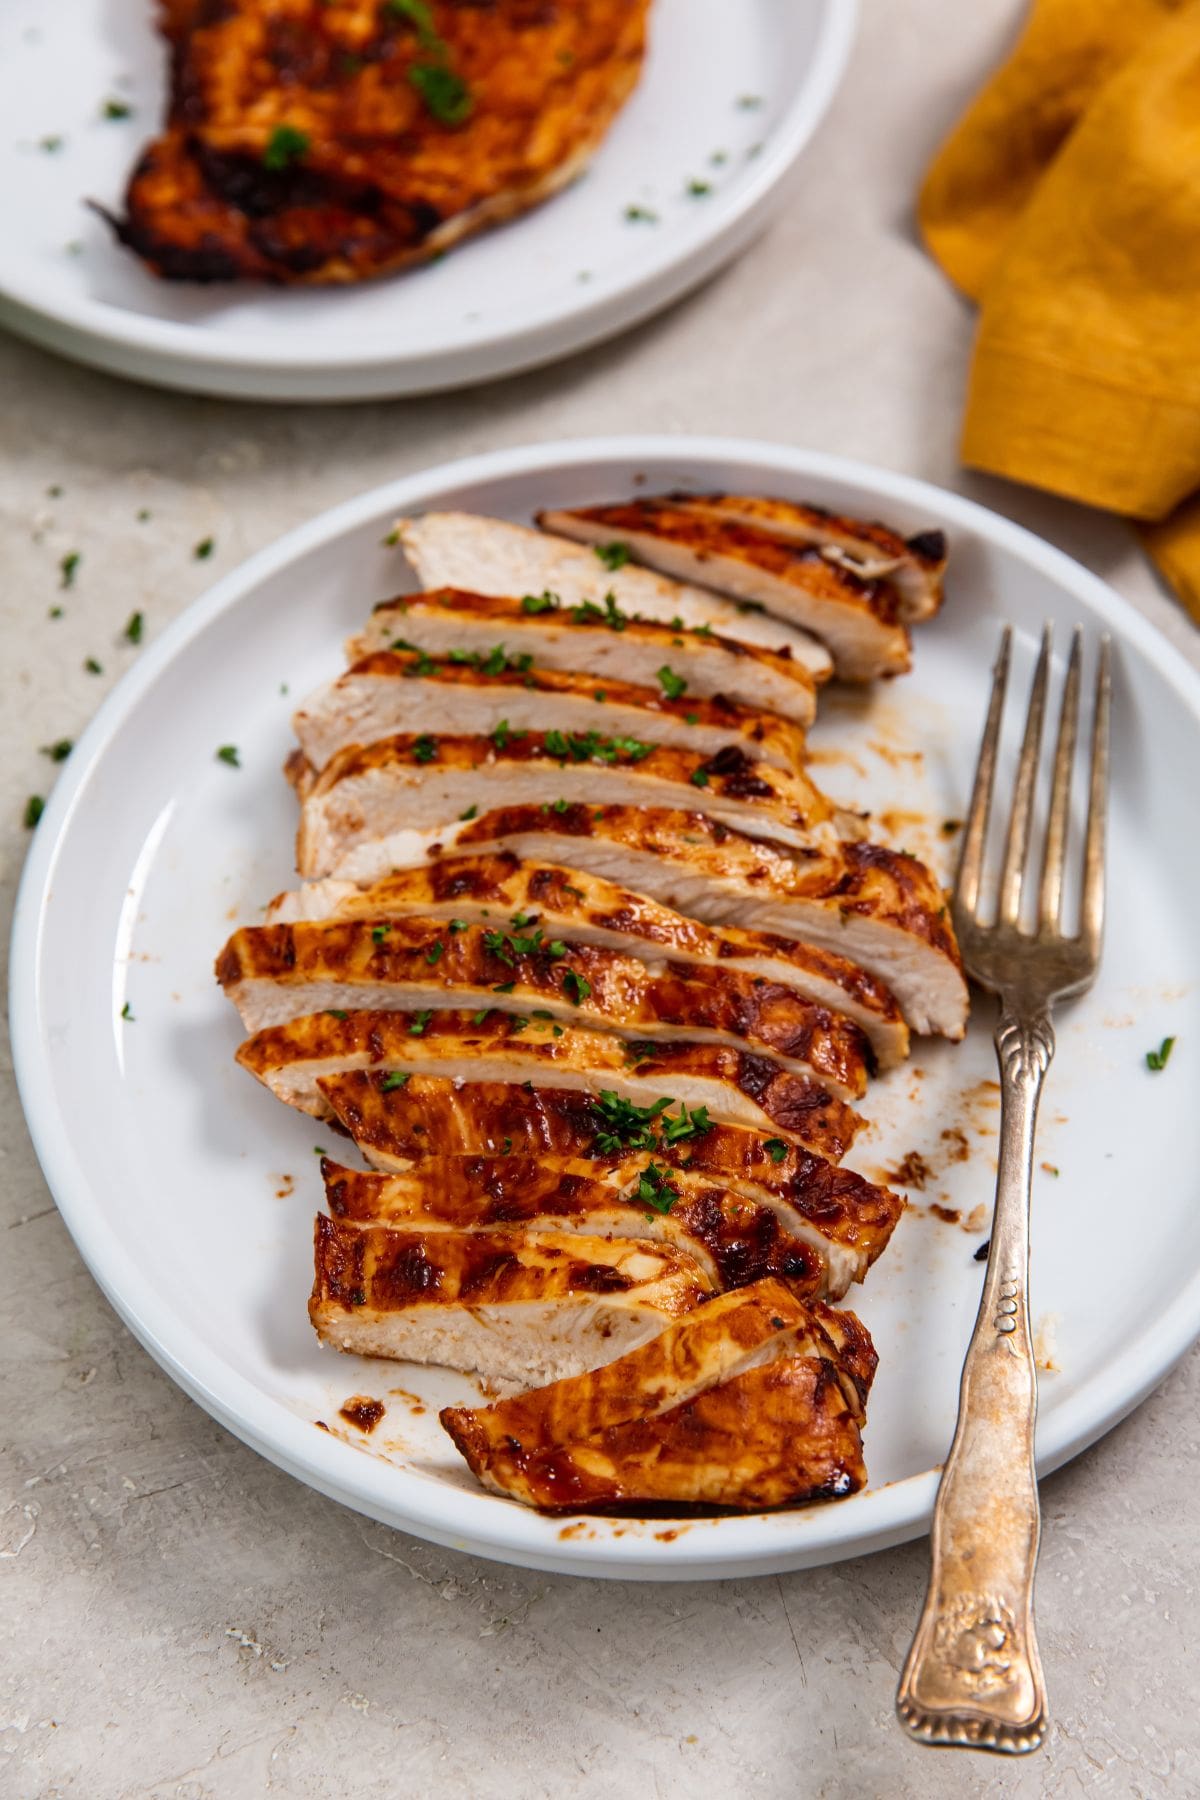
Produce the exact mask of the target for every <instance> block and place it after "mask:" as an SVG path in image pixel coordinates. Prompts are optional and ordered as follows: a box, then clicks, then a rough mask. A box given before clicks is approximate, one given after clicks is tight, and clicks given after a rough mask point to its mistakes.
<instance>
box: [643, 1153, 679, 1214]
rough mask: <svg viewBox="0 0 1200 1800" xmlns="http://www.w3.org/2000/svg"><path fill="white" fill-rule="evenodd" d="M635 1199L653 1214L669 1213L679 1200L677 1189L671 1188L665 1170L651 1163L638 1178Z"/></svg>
mask: <svg viewBox="0 0 1200 1800" xmlns="http://www.w3.org/2000/svg"><path fill="white" fill-rule="evenodd" d="M637 1198H638V1199H639V1200H640V1201H641V1202H642V1204H643V1206H649V1207H652V1208H653V1209H654V1211H655V1212H660V1213H669V1212H670V1210H671V1208H672V1207H673V1206H674V1204H675V1202H676V1201H677V1200H678V1198H679V1189H678V1188H675V1187H672V1186H671V1182H670V1178H669V1177H668V1175H667V1171H666V1170H665V1169H660V1168H659V1167H658V1165H657V1163H652V1162H651V1163H647V1164H646V1167H645V1168H644V1169H643V1170H642V1172H641V1174H640V1175H639V1176H638V1184H637Z"/></svg>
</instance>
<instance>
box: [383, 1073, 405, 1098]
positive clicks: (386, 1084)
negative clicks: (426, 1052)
mask: <svg viewBox="0 0 1200 1800" xmlns="http://www.w3.org/2000/svg"><path fill="white" fill-rule="evenodd" d="M411 1080H412V1071H411V1070H409V1069H389V1070H388V1072H387V1074H386V1075H385V1076H384V1077H383V1079H382V1080H381V1081H380V1083H379V1091H380V1093H381V1094H390V1093H391V1092H392V1090H393V1089H394V1088H402V1087H403V1086H404V1084H405V1082H406V1081H411Z"/></svg>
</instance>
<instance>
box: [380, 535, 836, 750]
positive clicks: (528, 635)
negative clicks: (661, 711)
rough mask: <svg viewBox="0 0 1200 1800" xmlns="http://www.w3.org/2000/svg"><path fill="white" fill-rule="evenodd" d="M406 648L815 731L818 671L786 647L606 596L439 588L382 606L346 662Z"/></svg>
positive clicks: (573, 552) (385, 601) (573, 550)
mask: <svg viewBox="0 0 1200 1800" xmlns="http://www.w3.org/2000/svg"><path fill="white" fill-rule="evenodd" d="M530 535H536V534H530ZM543 541H544V540H543ZM570 549H571V553H572V555H578V554H580V553H579V552H578V551H577V550H576V549H575V546H574V545H571V546H570ZM584 554H587V553H586V552H585V553H584ZM404 649H412V650H416V651H419V652H423V653H424V654H425V655H426V656H430V657H438V658H446V657H449V658H460V659H461V658H466V659H469V660H470V662H471V663H473V664H478V663H482V664H485V665H487V664H491V663H493V662H494V661H495V660H496V658H497V655H499V656H500V657H502V658H503V659H504V660H505V661H506V662H509V661H511V662H513V663H519V662H520V661H521V660H522V659H523V658H528V659H529V662H528V664H527V665H526V666H528V667H536V668H538V669H566V670H570V671H575V672H580V671H582V672H583V673H584V674H586V675H593V676H599V677H600V679H601V680H602V681H610V680H612V679H613V678H614V677H616V678H619V679H620V680H622V681H632V682H635V683H637V685H638V686H640V687H646V688H651V689H657V690H659V691H661V692H665V693H668V694H678V695H679V696H681V697H686V698H688V699H689V700H693V699H713V698H714V697H715V696H717V695H718V694H720V695H723V696H724V697H725V699H727V700H730V701H732V702H733V704H734V705H735V706H747V707H749V708H751V710H752V711H755V712H765V713H777V714H778V715H779V716H780V717H781V718H784V719H790V720H792V722H793V723H794V724H796V725H800V726H806V725H811V723H812V720H813V716H814V714H815V712H816V685H815V682H814V677H813V674H812V671H811V670H810V669H809V668H807V667H806V666H805V665H804V664H803V663H801V662H799V661H797V659H796V658H795V657H794V656H793V655H792V653H791V651H790V650H789V649H786V648H785V649H784V650H782V651H780V650H768V649H766V648H765V646H763V645H762V644H747V643H743V642H741V641H739V640H738V639H736V638H732V637H721V636H718V634H717V633H716V632H715V631H714V630H712V628H711V627H708V626H705V627H704V628H703V629H701V628H698V627H694V626H690V625H685V624H684V623H683V621H682V619H678V620H675V621H673V622H672V621H667V622H663V621H661V620H657V619H656V620H650V619H639V618H635V617H634V615H633V614H632V613H629V612H625V611H624V610H623V609H622V608H621V607H619V606H618V605H617V603H616V601H615V600H613V599H611V598H609V597H608V596H606V597H605V600H604V602H603V603H602V604H597V603H596V602H595V601H593V600H585V601H582V602H580V603H579V604H578V605H575V606H567V605H564V604H563V603H562V602H561V601H560V600H559V598H558V596H557V595H556V594H526V595H525V596H524V597H523V598H521V599H510V598H507V597H501V596H499V595H495V594H467V593H463V592H462V591H461V589H458V588H442V589H440V590H438V591H436V592H434V593H432V594H410V595H408V596H407V597H406V598H401V599H396V600H383V601H381V602H380V604H379V605H378V606H377V607H376V608H375V610H374V612H373V613H372V614H371V618H370V622H369V623H368V625H367V627H366V630H365V631H363V632H362V633H360V634H359V636H358V637H354V638H351V639H350V642H349V643H348V644H347V646H346V656H347V660H348V661H349V662H351V663H356V662H361V660H362V659H363V657H365V656H371V655H373V654H374V653H375V652H376V651H379V650H404ZM681 683H682V684H683V685H682V686H680V684H681Z"/></svg>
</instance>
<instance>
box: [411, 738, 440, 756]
mask: <svg viewBox="0 0 1200 1800" xmlns="http://www.w3.org/2000/svg"><path fill="white" fill-rule="evenodd" d="M412 753H413V761H414V762H419V763H431V762H436V760H437V753H438V746H437V739H436V738H435V737H431V736H430V734H429V733H428V732H427V731H423V732H422V733H421V735H420V737H419V738H417V740H416V742H415V743H414V744H413V747H412Z"/></svg>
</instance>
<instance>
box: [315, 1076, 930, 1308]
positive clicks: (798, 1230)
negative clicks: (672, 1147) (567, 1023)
mask: <svg viewBox="0 0 1200 1800" xmlns="http://www.w3.org/2000/svg"><path fill="white" fill-rule="evenodd" d="M389 1097H390V1096H388V1095H384V1096H382V1098H383V1099H384V1100H385V1101H386V1100H387V1099H388V1098H389ZM684 1155H685V1153H684V1152H682V1151H681V1152H679V1153H678V1154H676V1155H675V1156H674V1158H673V1159H672V1160H670V1161H668V1160H667V1159H665V1158H664V1159H663V1160H661V1161H660V1160H659V1159H657V1158H656V1156H655V1153H654V1152H653V1151H651V1150H638V1151H628V1152H626V1153H624V1154H623V1155H620V1156H616V1157H608V1158H603V1159H595V1160H593V1159H589V1158H586V1157H547V1156H528V1155H526V1156H519V1155H515V1154H510V1155H508V1156H449V1155H437V1156H430V1157H426V1158H425V1159H424V1160H423V1161H421V1162H418V1163H415V1164H413V1165H412V1166H411V1167H409V1168H407V1169H404V1170H401V1171H398V1172H393V1173H390V1174H383V1173H376V1172H370V1173H364V1172H363V1171H361V1170H356V1169H345V1168H342V1167H341V1166H340V1165H339V1164H337V1163H334V1162H331V1161H330V1160H329V1159H328V1158H325V1159H323V1161H322V1163H321V1172H322V1175H323V1176H324V1178H325V1198H326V1203H327V1205H328V1207H329V1210H330V1212H331V1213H332V1214H333V1215H334V1217H335V1218H339V1219H343V1218H344V1219H351V1220H353V1221H354V1222H355V1223H357V1224H369V1223H372V1222H373V1223H376V1224H382V1225H403V1226H411V1227H418V1226H420V1227H422V1228H433V1229H437V1228H440V1229H443V1230H447V1231H450V1230H453V1231H492V1230H497V1229H500V1228H502V1227H504V1226H507V1225H521V1226H523V1227H524V1228H526V1229H528V1230H531V1231H560V1232H562V1231H583V1232H586V1233H588V1234H589V1235H590V1236H592V1237H621V1238H640V1237H646V1238H651V1239H654V1240H656V1241H658V1242H662V1243H668V1244H674V1245H675V1247H676V1248H677V1249H680V1250H684V1251H686V1252H687V1254H688V1255H689V1256H693V1257H694V1258H695V1259H696V1261H697V1262H698V1263H699V1264H700V1266H701V1268H702V1269H703V1270H704V1272H705V1274H706V1275H707V1276H708V1278H709V1279H710V1280H711V1281H712V1283H713V1285H714V1286H715V1287H719V1288H728V1287H744V1286H745V1285H746V1283H747V1282H750V1281H758V1280H759V1279H761V1277H763V1276H764V1275H778V1276H779V1278H780V1280H782V1281H786V1282H788V1283H789V1285H791V1286H792V1287H793V1288H795V1290H796V1291H797V1292H801V1293H805V1294H813V1293H817V1294H820V1295H822V1296H823V1297H825V1298H830V1297H832V1298H833V1299H840V1298H841V1296H842V1295H843V1294H844V1293H845V1292H846V1289H847V1288H848V1287H849V1285H850V1283H851V1282H852V1281H861V1280H862V1278H863V1275H864V1274H865V1273H866V1271H867V1269H868V1267H869V1266H870V1264H871V1263H872V1262H874V1261H875V1259H876V1257H878V1256H879V1255H880V1253H881V1252H882V1251H883V1249H884V1247H885V1246H886V1244H887V1242H888V1239H889V1238H890V1236H891V1233H892V1231H893V1229H894V1228H895V1225H896V1222H897V1220H898V1219H899V1217H900V1214H901V1212H902V1210H903V1202H902V1201H901V1200H900V1199H899V1197H898V1196H897V1195H895V1194H892V1193H890V1192H889V1191H888V1190H887V1189H886V1188H875V1187H873V1186H872V1185H871V1184H870V1183H869V1182H861V1184H860V1188H859V1189H850V1190H849V1193H850V1200H849V1203H848V1204H845V1203H842V1204H836V1205H831V1204H830V1200H829V1195H828V1192H827V1191H826V1192H825V1193H823V1194H821V1195H820V1196H819V1197H818V1195H817V1194H816V1193H815V1192H814V1190H815V1188H816V1186H817V1184H816V1182H815V1181H814V1182H812V1183H810V1184H808V1185H807V1186H806V1185H805V1184H802V1183H798V1182H797V1181H796V1180H795V1179H794V1178H793V1179H792V1180H790V1181H789V1180H780V1179H778V1178H777V1176H776V1172H775V1169H774V1167H773V1166H772V1169H771V1173H770V1175H769V1176H768V1175H766V1174H764V1175H763V1177H762V1178H761V1179H760V1180H759V1181H758V1182H757V1183H751V1182H746V1183H745V1184H744V1185H743V1186H733V1185H730V1184H728V1183H726V1182H725V1181H724V1180H723V1179H720V1178H717V1177H714V1176H713V1175H712V1174H710V1173H707V1172H706V1171H705V1170H704V1169H694V1168H690V1167H688V1166H687V1165H686V1163H685V1162H684ZM824 1166H825V1168H826V1169H827V1170H828V1171H829V1173H830V1176H831V1177H836V1176H837V1175H845V1174H846V1173H848V1172H847V1171H834V1169H833V1167H832V1165H831V1164H826V1165H824ZM827 1187H828V1183H826V1188H827ZM792 1196H794V1197H792Z"/></svg>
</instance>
